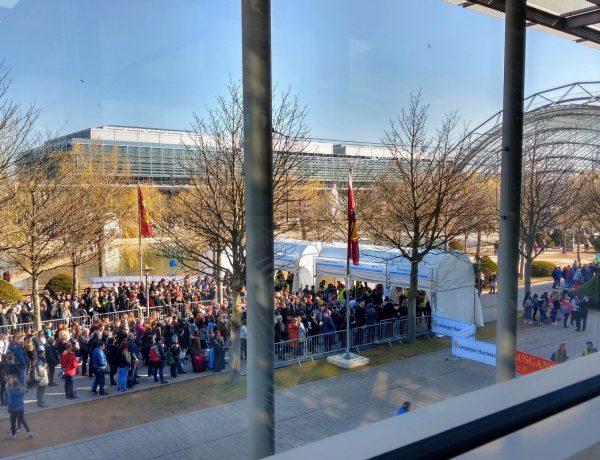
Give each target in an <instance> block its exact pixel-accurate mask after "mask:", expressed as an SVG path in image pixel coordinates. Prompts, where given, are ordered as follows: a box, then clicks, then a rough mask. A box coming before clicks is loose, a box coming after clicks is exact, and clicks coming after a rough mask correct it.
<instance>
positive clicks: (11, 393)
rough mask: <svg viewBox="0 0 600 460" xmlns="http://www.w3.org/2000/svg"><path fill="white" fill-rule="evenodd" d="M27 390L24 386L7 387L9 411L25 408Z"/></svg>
mask: <svg viewBox="0 0 600 460" xmlns="http://www.w3.org/2000/svg"><path fill="white" fill-rule="evenodd" d="M24 394H25V390H23V389H22V388H7V389H6V405H7V410H8V412H15V411H20V410H25V402H24V400H23V395H24Z"/></svg>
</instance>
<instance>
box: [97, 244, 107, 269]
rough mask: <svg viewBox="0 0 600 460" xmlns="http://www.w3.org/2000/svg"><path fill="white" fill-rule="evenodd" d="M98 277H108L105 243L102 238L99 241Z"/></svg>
mask: <svg viewBox="0 0 600 460" xmlns="http://www.w3.org/2000/svg"><path fill="white" fill-rule="evenodd" d="M98 276H106V269H105V268H104V242H103V241H102V239H101V238H99V239H98Z"/></svg>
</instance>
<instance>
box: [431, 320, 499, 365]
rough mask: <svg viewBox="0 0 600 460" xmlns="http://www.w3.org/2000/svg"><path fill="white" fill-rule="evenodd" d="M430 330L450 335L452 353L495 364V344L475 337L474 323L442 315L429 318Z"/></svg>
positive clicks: (460, 356) (475, 328)
mask: <svg viewBox="0 0 600 460" xmlns="http://www.w3.org/2000/svg"><path fill="white" fill-rule="evenodd" d="M431 331H432V332H434V333H435V334H442V335H448V336H450V337H452V354H453V355H454V356H458V357H459V358H465V359H470V360H471V361H477V362H478V363H483V364H487V365H489V366H495V365H496V344H495V343H489V342H482V341H481V340H477V339H475V331H477V327H475V325H474V324H469V323H465V322H463V321H457V320H454V319H450V318H444V317H442V316H435V315H434V316H433V317H432V318H431Z"/></svg>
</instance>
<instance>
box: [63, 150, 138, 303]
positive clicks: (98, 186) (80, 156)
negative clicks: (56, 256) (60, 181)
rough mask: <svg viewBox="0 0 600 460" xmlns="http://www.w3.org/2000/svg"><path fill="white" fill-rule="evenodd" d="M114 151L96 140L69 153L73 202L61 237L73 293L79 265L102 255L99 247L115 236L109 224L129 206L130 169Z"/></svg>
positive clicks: (114, 221) (120, 218) (77, 290)
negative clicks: (71, 166)
mask: <svg viewBox="0 0 600 460" xmlns="http://www.w3.org/2000/svg"><path fill="white" fill-rule="evenodd" d="M117 155H118V152H117V150H116V148H115V149H113V150H112V151H111V152H110V153H103V152H102V146H101V145H98V144H96V143H91V144H90V145H87V146H82V145H79V144H76V145H75V146H74V148H73V151H72V152H71V153H70V155H69V156H70V158H69V159H70V161H72V162H74V163H75V164H76V165H77V170H76V171H75V174H73V175H72V176H70V177H67V178H66V180H67V181H69V183H68V184H65V185H66V186H68V187H70V189H71V191H72V200H73V203H74V205H73V206H72V207H71V213H70V214H69V216H68V217H69V225H67V226H65V227H66V228H65V229H64V231H63V233H62V235H61V238H62V240H63V244H64V248H65V253H66V254H68V256H69V258H70V265H71V270H72V277H73V290H74V292H75V293H78V292H79V267H81V266H82V265H83V264H85V263H87V262H90V261H91V260H93V259H94V258H95V257H97V256H98V257H99V258H101V257H102V251H101V250H100V249H101V247H102V248H103V247H105V246H106V245H107V244H109V243H110V241H111V240H112V239H113V238H114V237H115V236H116V235H115V232H114V225H111V224H118V223H119V222H122V220H123V218H124V217H125V216H126V214H128V212H129V210H130V207H129V206H128V203H127V199H126V197H127V195H128V192H129V190H128V189H126V188H125V186H126V182H127V179H128V176H129V171H128V169H127V168H126V169H125V170H124V169H123V168H122V167H121V166H119V165H118V163H117V161H116V159H117ZM98 253H100V254H99V255H98ZM101 276H102V275H101Z"/></svg>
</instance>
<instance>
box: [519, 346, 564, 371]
mask: <svg viewBox="0 0 600 460" xmlns="http://www.w3.org/2000/svg"><path fill="white" fill-rule="evenodd" d="M515 358H516V362H515V371H517V373H518V374H523V375H525V374H531V373H532V372H537V371H540V370H542V369H546V368H547V367H552V366H555V365H557V364H558V363H555V362H554V361H550V360H549V359H544V358H540V357H539V356H535V355H530V354H529V353H524V352H522V351H517V354H516V355H515Z"/></svg>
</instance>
